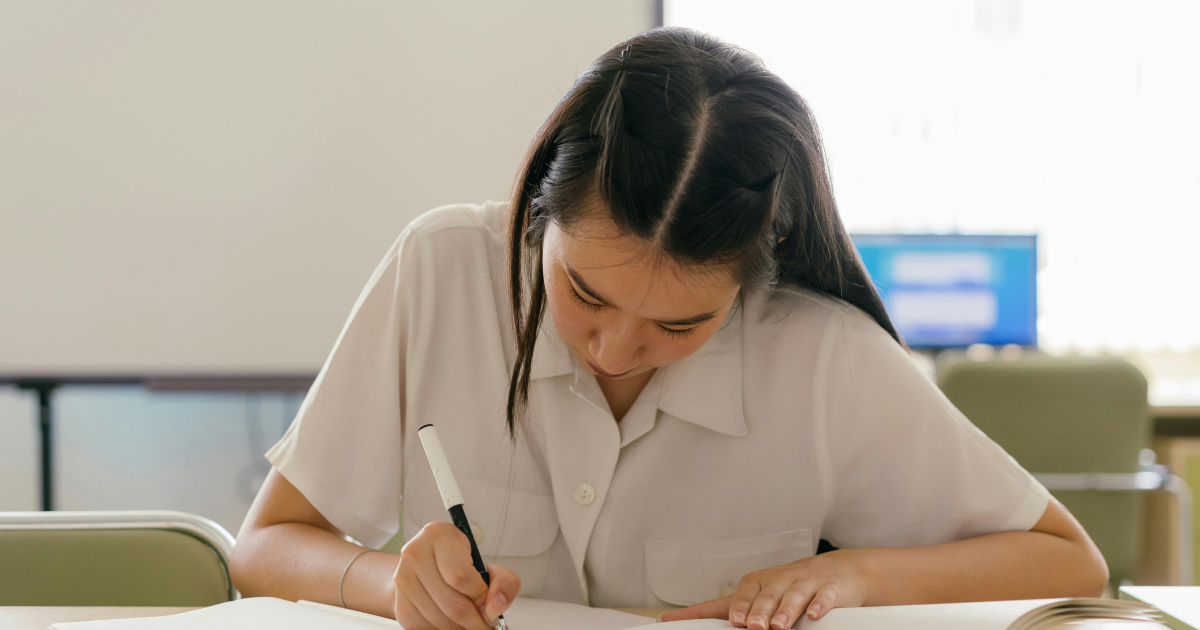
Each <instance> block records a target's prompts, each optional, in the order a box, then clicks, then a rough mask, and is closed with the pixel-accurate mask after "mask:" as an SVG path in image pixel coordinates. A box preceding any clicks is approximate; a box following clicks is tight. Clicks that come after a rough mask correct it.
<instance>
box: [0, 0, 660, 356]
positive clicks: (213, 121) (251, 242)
mask: <svg viewBox="0 0 1200 630" xmlns="http://www.w3.org/2000/svg"><path fill="white" fill-rule="evenodd" d="M653 19H654V4H653V2H648V1H646V0H621V1H619V2H605V3H600V4H598V3H573V2H554V1H552V0H536V1H530V2H521V3H492V2H483V1H478V2H470V3H428V2H394V1H383V0H374V1H358V2H315V1H311V0H304V1H295V0H286V1H284V0H252V1H249V2H247V1H244V0H238V1H231V0H217V1H206V2H187V3H176V2H165V3H164V2H152V1H150V0H104V1H98V2H65V1H62V0H53V1H48V2H47V1H41V0H12V1H9V2H4V3H0V270H2V272H0V377H4V376H7V377H13V376H31V375H36V376H51V377H54V376H81V375H82V376H86V375H94V376H105V375H109V376H118V375H133V376H147V377H148V376H159V377H161V376H168V377H169V376H172V375H179V376H188V375H213V376H221V375H248V376H254V375H259V376H269V375H274V374H305V373H309V374H311V373H315V372H316V371H317V370H318V369H319V368H320V366H321V363H322V362H323V361H324V358H325V356H326V354H327V353H328V352H329V350H330V348H331V346H332V344H333V342H334V340H335V339H336V337H337V334H338V332H339V331H340V329H341V326H342V324H343V322H344V320H345V318H346V316H347V315H348V314H349V311H350V308H351V306H352V305H353V303H354V300H355V298H356V297H357V295H358V293H359V291H360V290H361V289H362V287H363V285H364V284H365V283H366V281H367V279H368V277H369V276H370V273H371V271H372V269H373V268H374V266H375V265H376V263H377V262H378V261H379V260H380V259H381V258H382V256H383V255H384V253H385V252H386V250H387V248H388V246H389V245H390V244H391V242H392V241H393V240H394V239H395V238H396V236H397V235H398V234H399V233H400V231H401V230H402V229H403V228H404V226H405V225H406V224H407V223H408V222H409V221H410V220H411V219H412V218H413V217H415V216H417V215H418V214H420V213H422V212H424V211H426V210H428V209H430V208H433V207H435V206H438V205H442V204H446V203H454V202H482V201H484V200H487V199H499V198H504V197H506V196H507V194H508V192H509V188H510V186H511V181H512V178H513V176H514V174H515V171H516V168H517V165H518V163H519V161H520V159H521V157H522V155H523V154H524V151H525V149H526V147H527V146H528V143H529V141H530V139H531V138H532V136H533V134H534V133H535V131H536V130H537V128H538V126H539V125H540V124H541V123H542V121H543V120H544V119H545V117H546V116H547V114H549V112H550V110H551V109H552V107H553V106H554V104H555V103H556V102H557V100H558V98H559V97H560V96H561V95H562V94H563V92H564V91H565V90H566V89H567V88H568V87H569V86H570V84H571V81H572V80H573V79H574V77H575V76H576V74H577V73H578V72H579V71H580V70H582V69H583V68H584V67H585V66H586V65H587V64H588V63H590V62H591V61H592V60H593V59H594V58H595V57H596V56H597V55H599V54H600V53H601V52H603V51H604V50H606V49H607V48H609V47H610V46H612V45H614V44H616V43H617V42H619V41H620V40H622V39H624V38H626V37H629V36H630V35H633V34H635V33H637V32H640V31H642V30H644V29H646V28H649V27H650V26H652V21H653Z"/></svg>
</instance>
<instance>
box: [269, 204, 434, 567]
mask: <svg viewBox="0 0 1200 630" xmlns="http://www.w3.org/2000/svg"><path fill="white" fill-rule="evenodd" d="M417 249H418V248H417V235H416V233H415V232H414V231H413V229H412V228H409V229H408V230H406V231H405V232H404V233H403V234H401V236H400V238H399V239H398V240H397V241H396V242H395V244H393V245H392V247H391V249H390V250H388V253H387V255H386V256H384V258H383V261H382V262H381V263H380V264H379V266H378V267H377V268H376V269H375V272H374V273H373V274H372V275H371V279H370V281H368V282H367V286H366V288H365V289H363V292H362V294H361V295H359V297H358V301H357V302H356V303H355V305H354V308H353V310H352V311H351V312H350V318H349V320H348V321H347V322H346V324H345V326H344V327H343V328H342V332H341V334H340V335H339V336H338V339H337V342H336V343H335V344H334V347H333V351H332V352H331V353H330V355H329V358H328V359H326V361H325V365H324V367H322V368H321V372H320V373H319V374H318V376H317V379H316V381H315V382H314V383H313V385H312V388H311V389H309V391H308V395H307V396H306V397H305V399H304V402H303V403H302V404H301V406H300V411H299V412H298V413H297V415H296V418H295V420H293V422H292V425H291V427H290V428H289V429H288V430H287V432H286V433H285V434H284V436H283V438H282V439H281V440H280V441H279V443H277V444H275V446H273V447H272V448H271V450H269V451H268V452H267V459H268V460H270V462H271V463H272V464H273V465H274V466H275V468H277V469H278V470H279V472H280V473H281V474H283V476H284V477H285V478H286V479H287V480H288V481H289V482H291V483H292V485H294V486H296V488H297V489H299V490H300V492H301V493H302V494H303V495H304V496H305V498H307V499H308V500H309V502H311V503H312V504H313V506H314V507H315V508H316V509H317V510H318V511H319V512H320V513H321V514H322V516H324V517H325V518H326V519H328V520H329V522H330V523H332V524H333V525H334V526H335V527H337V528H338V529H340V530H342V531H343V532H345V533H347V534H349V535H350V536H352V537H353V538H355V539H356V540H358V541H360V542H362V543H363V544H366V545H367V546H370V547H375V548H378V547H380V546H382V545H383V544H384V543H386V542H387V541H388V540H389V539H391V537H392V536H393V535H395V533H396V532H397V531H399V528H400V503H399V501H400V494H401V488H402V479H401V475H402V471H403V462H402V453H403V450H402V447H403V444H402V439H403V437H402V436H403V417H402V413H401V410H402V409H403V408H404V395H405V391H404V383H405V356H406V351H405V347H406V344H407V339H406V336H407V330H408V324H409V321H408V320H409V310H410V306H411V304H412V303H413V300H412V296H413V295H415V294H416V292H417V290H418V289H419V287H418V286H417V285H418V284H419V283H420V282H421V277H420V271H421V270H420V268H419V265H418V264H417V263H418V255H417V251H416V250H417Z"/></svg>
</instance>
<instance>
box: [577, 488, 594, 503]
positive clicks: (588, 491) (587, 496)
mask: <svg viewBox="0 0 1200 630" xmlns="http://www.w3.org/2000/svg"><path fill="white" fill-rule="evenodd" d="M595 500H596V489H595V488H593V487H592V484H590V483H581V484H579V487H578V488H575V502H576V503H578V504H579V505H591V504H592V501H595Z"/></svg>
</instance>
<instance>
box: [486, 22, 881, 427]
mask: <svg viewBox="0 0 1200 630" xmlns="http://www.w3.org/2000/svg"><path fill="white" fill-rule="evenodd" d="M597 205H599V206H602V207H604V208H606V209H607V210H608V212H609V213H610V215H611V218H612V221H613V223H614V224H615V225H616V227H617V229H618V230H620V231H621V233H623V234H627V235H630V236H633V237H636V238H638V239H640V240H642V241H644V242H645V243H646V244H647V245H648V246H649V247H650V248H651V249H652V251H655V252H656V253H657V254H658V255H662V256H665V257H667V258H669V259H671V260H673V261H675V262H677V263H678V264H680V265H682V266H684V267H692V268H703V269H715V268H722V269H727V270H728V271H729V273H730V274H731V275H732V277H733V279H734V280H735V281H736V282H738V283H740V284H741V286H742V287H743V290H746V289H758V288H769V287H771V286H773V285H775V284H777V283H787V284H791V285H795V286H800V287H805V288H808V289H811V290H815V291H819V292H821V293H825V294H828V295H832V296H833V297H836V298H838V299H841V300H845V301H846V302H849V303H850V304H853V305H855V306H857V307H858V308H860V309H862V310H863V311H865V312H866V313H867V314H869V315H870V316H871V317H872V318H874V320H875V321H876V322H878V324H879V325H880V326H881V327H883V328H884V329H885V330H886V331H887V332H888V333H889V334H891V335H892V337H893V338H895V339H896V340H897V341H898V342H900V343H903V342H902V341H901V340H900V336H899V334H898V333H897V332H896V329H895V328H894V327H893V326H892V323H891V321H890V320H889V319H888V316H887V312H886V311H885V310H884V307H883V302H882V301H881V300H880V298H879V294H878V293H877V292H876V291H875V288H874V285H873V284H872V283H871V280H870V278H869V276H868V275H867V272H866V270H865V268H864V267H863V265H862V262H861V260H860V259H859V258H858V255H857V253H856V251H855V249H854V246H853V245H852V243H851V242H850V237H849V236H848V235H847V234H846V231H845V228H844V227H843V226H842V222H841V219H840V217H839V216H838V212H837V206H836V204H835V203H834V199H833V190H832V185H831V184H830V181H829V176H828V173H827V169H826V165H825V156H824V151H823V149H822V146H821V139H820V135H819V132H818V131H817V126H816V122H815V121H814V119H813V115H812V112H811V111H810V110H809V108H808V106H807V104H806V103H805V102H804V100H803V99H802V98H801V97H800V95H799V94H797V93H796V91H795V90H793V89H792V88H791V87H790V86H788V85H787V83H785V82H784V81H783V80H782V79H780V78H779V77H778V76H777V75H775V74H773V73H772V72H770V71H769V70H767V69H766V67H765V66H764V65H763V63H762V61H761V60H760V59H759V58H758V57H756V56H754V55H752V54H751V53H749V52H747V51H745V50H743V49H741V48H738V47H737V46H733V45H730V44H727V43H725V42H722V41H720V40H719V39H717V38H714V37H711V36H709V35H705V34H703V33H699V32H697V31H693V30H690V29H684V28H676V27H670V28H656V29H653V30H650V31H646V32H644V33H641V34H639V35H636V36H634V37H633V38H631V39H629V40H627V41H625V42H622V43H621V44H618V45H617V46H616V47H614V48H613V49H611V50H609V51H608V52H606V53H604V54H603V55H601V56H600V58H599V59H597V60H596V61H595V62H594V63H592V65H591V66H590V67H588V68H587V69H586V70H585V71H584V72H583V74H581V75H580V76H579V77H578V78H577V79H576V80H575V83H574V84H573V85H572V86H571V89H570V90H568V92H567V93H566V94H565V95H564V96H563V98H562V100H560V101H559V103H558V106H557V107H555V109H554V111H553V113H551V115H550V117H549V118H548V119H547V120H546V122H545V123H544V124H543V125H542V128H541V129H540V130H539V131H538V134H537V136H536V137H535V138H534V141H533V144H532V146H531V147H530V151H529V153H528V155H527V156H526V158H525V162H524V164H523V165H522V168H521V170H520V172H519V174H518V177H517V181H516V185H515V187H514V190H513V198H512V201H511V204H510V213H511V215H510V223H509V235H508V255H509V269H508V280H509V283H510V287H509V291H510V296H509V297H510V301H511V305H512V325H513V331H514V333H515V335H516V341H517V343H516V358H515V362H514V366H513V371H512V375H511V381H510V384H509V394H508V408H507V423H508V428H509V431H510V432H515V430H516V421H517V418H518V417H519V416H520V414H521V413H522V411H523V410H524V408H525V406H526V405H527V403H528V396H529V379H530V371H531V366H532V360H533V348H534V344H535V343H536V342H537V336H538V331H539V330H540V328H541V324H542V319H543V317H544V316H545V311H546V285H545V280H544V279H543V277H542V271H541V254H542V240H543V238H544V236H545V233H546V227H547V225H548V224H549V223H550V222H554V223H555V224H557V225H559V226H561V227H562V228H564V229H570V228H571V227H572V226H573V225H574V224H575V223H576V222H577V221H579V220H580V219H582V218H584V217H585V216H586V214H587V212H588V211H589V210H593V209H594V208H596V207H597Z"/></svg>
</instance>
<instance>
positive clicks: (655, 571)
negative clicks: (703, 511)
mask: <svg viewBox="0 0 1200 630" xmlns="http://www.w3.org/2000/svg"><path fill="white" fill-rule="evenodd" d="M811 555H813V533H812V530H811V529H797V530H793V531H790V532H783V533H780V534H769V535H766V536H757V537H754V538H738V539H733V540H649V541H646V583H647V585H648V586H649V587H650V591H651V592H652V593H653V594H654V596H655V597H657V598H658V599H661V600H662V601H664V602H667V603H668V604H673V605H675V606H691V605H692V604H696V603H699V602H703V601H707V600H710V599H716V598H717V597H721V596H722V591H723V590H726V589H728V588H730V587H736V586H737V583H738V582H739V581H740V580H741V579H742V576H744V575H746V574H747V573H751V572H753V571H757V570H759V569H766V568H768V567H773V566H778V565H781V564H787V563H789V562H794V561H796V560H799V559H800V558H805V557H808V556H811ZM726 594H727V593H726Z"/></svg>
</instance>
